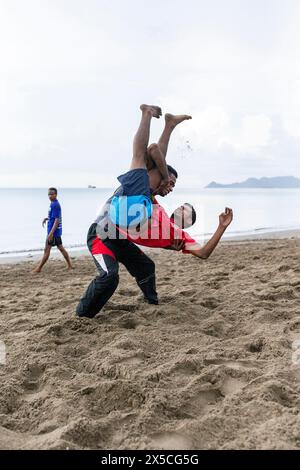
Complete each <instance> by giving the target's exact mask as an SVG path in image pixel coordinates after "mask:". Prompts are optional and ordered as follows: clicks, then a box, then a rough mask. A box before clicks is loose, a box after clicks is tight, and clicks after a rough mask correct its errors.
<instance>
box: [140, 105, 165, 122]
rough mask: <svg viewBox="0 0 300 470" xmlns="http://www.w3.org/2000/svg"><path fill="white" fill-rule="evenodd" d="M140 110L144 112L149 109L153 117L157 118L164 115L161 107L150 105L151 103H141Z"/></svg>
mask: <svg viewBox="0 0 300 470" xmlns="http://www.w3.org/2000/svg"><path fill="white" fill-rule="evenodd" d="M140 110H141V111H143V112H147V111H148V112H149V113H151V116H152V117H155V118H157V119H159V118H160V116H161V115H162V112H161V108H160V107H159V106H152V105H149V104H141V106H140Z"/></svg>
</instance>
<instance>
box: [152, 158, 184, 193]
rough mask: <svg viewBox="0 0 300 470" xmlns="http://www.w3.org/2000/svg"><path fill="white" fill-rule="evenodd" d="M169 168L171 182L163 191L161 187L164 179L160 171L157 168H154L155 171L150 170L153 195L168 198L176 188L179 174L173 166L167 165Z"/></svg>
mask: <svg viewBox="0 0 300 470" xmlns="http://www.w3.org/2000/svg"><path fill="white" fill-rule="evenodd" d="M167 168H168V172H169V178H170V182H169V184H168V186H167V187H164V188H163V189H162V188H161V187H160V184H161V181H162V178H161V174H160V172H159V170H158V169H157V168H154V169H153V170H150V171H149V172H148V174H149V183H150V188H151V189H152V191H153V194H154V195H155V196H157V195H158V196H162V197H164V196H167V194H169V193H171V192H172V191H173V189H174V187H175V184H176V181H177V178H178V173H177V171H176V170H175V168H173V167H172V166H171V165H167Z"/></svg>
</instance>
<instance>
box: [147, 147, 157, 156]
mask: <svg viewBox="0 0 300 470" xmlns="http://www.w3.org/2000/svg"><path fill="white" fill-rule="evenodd" d="M158 152H159V146H158V145H157V144H151V145H149V147H148V149H147V154H148V155H150V156H151V157H152V158H153V156H154V157H155V155H157V153H158Z"/></svg>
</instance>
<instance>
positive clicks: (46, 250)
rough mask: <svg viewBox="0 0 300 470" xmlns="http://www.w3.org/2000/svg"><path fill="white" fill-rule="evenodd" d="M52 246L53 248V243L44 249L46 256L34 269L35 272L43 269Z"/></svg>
mask: <svg viewBox="0 0 300 470" xmlns="http://www.w3.org/2000/svg"><path fill="white" fill-rule="evenodd" d="M51 248H52V246H51V245H47V246H46V248H45V250H44V256H43V258H42V260H41V262H40V264H39V265H38V266H37V267H36V268H35V269H34V270H33V273H35V274H38V273H40V272H41V271H42V267H43V266H44V264H46V263H47V261H48V259H49V256H50V251H51Z"/></svg>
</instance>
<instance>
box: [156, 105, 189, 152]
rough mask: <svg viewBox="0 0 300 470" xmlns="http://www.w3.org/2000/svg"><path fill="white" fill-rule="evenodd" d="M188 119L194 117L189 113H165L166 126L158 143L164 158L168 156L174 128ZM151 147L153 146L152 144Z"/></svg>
mask: <svg viewBox="0 0 300 470" xmlns="http://www.w3.org/2000/svg"><path fill="white" fill-rule="evenodd" d="M188 119H192V117H191V116H188V115H187V114H178V115H174V114H165V128H164V130H163V133H162V135H161V136H160V139H159V141H158V144H157V145H158V147H159V149H160V151H161V153H162V154H163V155H164V158H166V155H167V151H168V145H169V141H170V137H171V134H172V132H173V130H174V129H175V127H176V126H177V125H178V124H180V123H181V122H183V121H186V120H188ZM149 148H151V145H150V147H149Z"/></svg>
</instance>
